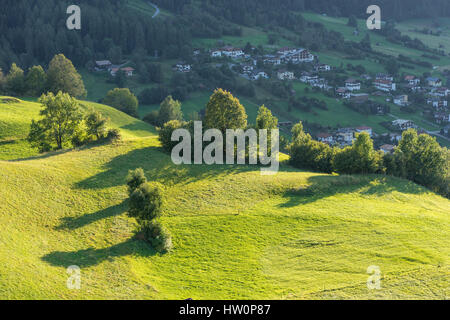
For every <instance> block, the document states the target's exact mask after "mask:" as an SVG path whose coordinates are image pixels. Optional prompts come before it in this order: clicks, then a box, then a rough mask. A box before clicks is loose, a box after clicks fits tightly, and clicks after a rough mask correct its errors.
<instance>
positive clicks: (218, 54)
mask: <svg viewBox="0 0 450 320" xmlns="http://www.w3.org/2000/svg"><path fill="white" fill-rule="evenodd" d="M221 56H222V50H219V49H213V50H211V57H213V58H219V57H221Z"/></svg>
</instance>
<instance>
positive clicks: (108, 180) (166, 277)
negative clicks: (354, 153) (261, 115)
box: [0, 97, 450, 299]
mask: <svg viewBox="0 0 450 320" xmlns="http://www.w3.org/2000/svg"><path fill="white" fill-rule="evenodd" d="M0 99H2V98H1V97H0ZM0 101H2V100H0ZM81 103H82V104H83V105H85V106H86V107H88V106H89V107H93V108H95V109H98V110H99V111H101V112H102V113H103V114H104V115H106V116H108V117H109V118H110V122H109V126H110V127H115V128H119V129H120V130H121V132H122V134H123V139H122V140H121V141H119V142H117V143H114V144H104V145H99V144H94V145H88V146H85V147H82V148H78V149H73V150H64V151H59V152H52V153H48V154H40V155H38V154H36V153H33V152H34V151H33V150H32V149H30V148H29V147H27V146H26V142H24V141H23V138H24V137H25V136H26V135H27V131H28V124H29V122H30V121H31V118H35V117H37V114H38V110H39V105H38V104H36V103H33V102H25V101H19V102H16V103H12V104H8V103H3V102H0V141H2V142H3V141H9V140H14V141H16V142H17V143H18V145H17V148H16V149H15V150H14V149H12V150H9V151H8V147H6V148H5V146H7V144H2V143H1V142H0V155H1V159H2V160H0V199H1V201H0V212H1V213H2V214H0V230H1V232H0V266H1V267H0V298H2V299H186V298H193V299H359V298H360V299H445V298H448V295H449V292H448V288H449V287H450V286H449V285H450V281H449V279H450V277H449V276H450V268H449V257H450V240H449V239H450V237H449V236H450V234H449V230H450V217H449V207H450V206H449V204H450V203H449V200H447V199H445V198H442V197H440V196H438V195H436V194H433V193H431V192H430V191H428V190H427V189H425V188H423V187H420V186H418V185H416V184H414V183H412V182H408V181H405V180H401V179H397V178H391V177H386V176H380V175H370V176H338V175H326V174H318V173H313V172H305V171H300V170H297V169H293V168H291V167H290V166H288V165H286V164H282V165H281V168H280V172H279V173H278V174H276V175H273V176H262V175H261V174H260V170H259V168H258V167H256V166H206V165H198V166H194V165H182V166H175V165H174V164H173V163H172V161H171V159H170V156H169V155H168V154H166V153H164V152H163V151H162V148H161V147H160V144H159V142H158V139H157V134H156V131H155V129H154V128H153V127H151V126H149V125H147V124H145V123H143V122H141V121H139V120H136V119H134V118H131V117H129V116H127V115H125V114H123V113H121V112H119V111H117V110H114V109H112V108H110V107H107V106H103V105H100V104H95V103H88V102H83V101H82V102H81ZM21 147H23V151H22V152H19V150H21ZM24 158H25V159H24ZM137 167H142V168H143V169H144V170H145V173H146V175H147V177H148V178H149V180H151V181H159V182H161V183H162V184H163V185H164V186H165V204H164V210H163V211H164V212H163V216H162V220H163V223H164V225H165V226H167V228H168V229H169V230H170V232H171V234H172V236H173V242H174V249H173V251H171V252H170V253H167V254H162V255H161V254H158V253H156V252H155V251H154V250H153V249H152V248H151V247H149V246H148V245H147V244H146V243H145V242H143V241H141V240H138V239H135V238H134V230H135V228H136V224H135V221H134V220H133V219H130V218H128V217H127V215H126V211H127V200H126V199H127V192H126V186H125V184H124V179H125V176H126V175H127V172H128V170H130V169H135V168H137ZM71 265H77V266H79V267H80V268H81V280H82V282H81V289H80V290H70V289H68V288H67V287H66V282H67V279H68V277H69V275H68V274H67V272H66V270H67V267H69V266H71ZM369 266H378V267H379V268H380V270H381V274H382V278H381V289H380V290H369V289H368V288H367V283H366V282H367V279H368V277H369V274H368V273H367V268H368V267H369Z"/></svg>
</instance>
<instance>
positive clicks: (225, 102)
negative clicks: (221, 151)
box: [159, 89, 278, 152]
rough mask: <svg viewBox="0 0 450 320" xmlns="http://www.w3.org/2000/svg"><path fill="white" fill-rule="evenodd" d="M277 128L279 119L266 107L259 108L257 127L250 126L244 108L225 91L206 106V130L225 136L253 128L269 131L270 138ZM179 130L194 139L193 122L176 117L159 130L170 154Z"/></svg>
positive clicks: (162, 142)
mask: <svg viewBox="0 0 450 320" xmlns="http://www.w3.org/2000/svg"><path fill="white" fill-rule="evenodd" d="M168 99H169V98H168ZM168 99H166V100H168ZM169 101H170V100H169ZM172 105H173V103H172ZM277 126H278V119H277V118H276V117H275V116H273V115H272V112H271V111H270V110H269V109H268V108H266V107H265V106H264V105H262V106H261V107H260V108H259V111H258V115H257V117H256V122H255V126H253V127H252V126H249V125H248V123H247V113H246V112H245V108H244V106H243V105H242V104H241V103H240V102H239V100H238V99H237V98H235V97H234V96H233V95H232V94H231V93H230V92H228V91H225V90H223V89H217V90H215V91H214V93H213V94H212V95H211V97H210V100H209V101H208V103H207V105H206V111H205V116H204V119H203V129H204V130H207V129H218V130H220V131H221V132H222V133H223V134H225V133H226V130H227V129H234V130H237V129H242V130H246V129H249V128H253V129H256V130H259V129H267V130H268V137H270V135H271V133H270V132H271V130H272V129H276V128H277ZM179 128H185V129H187V130H189V131H190V132H191V137H194V132H193V128H194V126H193V121H189V122H186V121H183V120H181V119H180V118H177V119H174V117H172V119H171V120H170V121H168V122H166V123H165V124H164V125H163V126H162V128H161V129H160V130H159V140H160V141H161V144H162V146H163V148H164V149H165V150H167V151H168V152H170V151H171V150H172V148H173V147H174V146H175V145H176V144H177V142H173V141H171V137H172V133H173V131H175V130H176V129H179ZM257 132H258V131H257ZM192 143H193V142H192ZM269 151H270V150H269Z"/></svg>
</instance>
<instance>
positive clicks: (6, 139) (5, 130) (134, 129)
mask: <svg viewBox="0 0 450 320" xmlns="http://www.w3.org/2000/svg"><path fill="white" fill-rule="evenodd" d="M80 105H81V107H82V108H83V109H84V110H88V109H90V108H93V109H96V110H99V111H100V112H101V113H102V114H103V115H104V116H105V117H108V118H109V122H108V126H109V127H111V128H120V129H122V134H123V135H124V136H125V137H130V138H131V137H143V136H148V135H150V134H152V133H154V131H152V128H151V127H150V126H149V125H147V124H145V123H144V122H142V121H139V120H137V119H135V118H133V117H130V116H128V115H126V114H124V113H123V112H120V111H118V110H116V109H114V108H111V107H108V106H105V105H101V104H98V103H93V102H87V101H80ZM41 108H42V107H41V105H40V104H39V103H35V102H28V101H22V100H19V99H16V98H10V97H3V96H0V160H13V159H21V158H27V157H30V156H34V155H37V150H35V149H33V148H31V146H30V144H29V143H28V142H27V141H26V137H27V135H28V133H29V130H30V123H31V120H32V119H36V120H37V119H39V111H40V110H41Z"/></svg>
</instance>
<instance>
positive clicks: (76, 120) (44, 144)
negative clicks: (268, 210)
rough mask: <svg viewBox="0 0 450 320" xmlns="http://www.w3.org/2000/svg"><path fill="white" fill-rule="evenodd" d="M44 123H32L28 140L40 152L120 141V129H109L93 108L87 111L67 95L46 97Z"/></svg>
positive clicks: (49, 95) (42, 98)
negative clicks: (103, 141) (95, 142)
mask: <svg viewBox="0 0 450 320" xmlns="http://www.w3.org/2000/svg"><path fill="white" fill-rule="evenodd" d="M39 103H41V104H42V105H43V108H42V110H41V111H40V116H41V119H40V120H32V122H31V128H30V133H29V134H28V141H29V142H30V143H31V145H32V146H33V147H35V148H37V149H38V150H39V152H47V151H51V150H60V149H63V148H67V147H78V146H81V145H84V144H87V143H89V142H93V141H101V140H105V139H110V140H115V139H118V138H120V133H119V131H118V130H117V129H111V130H109V131H108V130H107V128H106V124H107V121H108V119H107V118H105V117H103V116H102V114H101V113H100V112H98V111H95V110H93V109H88V110H83V109H82V108H81V107H80V105H79V103H78V101H77V100H76V99H75V98H73V97H71V96H70V95H69V94H67V93H63V92H61V91H60V92H58V93H57V94H56V95H54V94H53V93H51V92H50V93H48V94H44V95H42V96H41V98H40V99H39Z"/></svg>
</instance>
